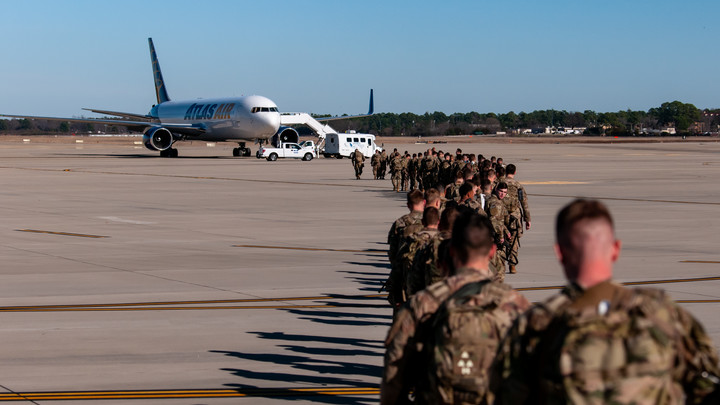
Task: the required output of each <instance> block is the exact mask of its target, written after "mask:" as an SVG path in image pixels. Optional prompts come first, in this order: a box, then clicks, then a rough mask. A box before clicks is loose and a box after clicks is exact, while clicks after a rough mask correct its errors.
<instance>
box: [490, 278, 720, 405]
mask: <svg viewBox="0 0 720 405" xmlns="http://www.w3.org/2000/svg"><path fill="white" fill-rule="evenodd" d="M717 364H718V357H717V353H716V352H715V348H714V346H713V342H712V340H711V339H710V338H709V337H708V336H707V335H706V334H705V331H704V330H703V328H702V326H701V325H700V324H699V323H698V322H697V321H696V320H695V319H694V318H693V317H692V316H691V315H690V314H689V313H688V312H686V311H685V310H683V309H682V308H680V307H679V306H677V305H676V304H675V303H674V302H673V301H672V300H670V299H669V298H668V297H667V296H665V294H664V293H663V292H662V291H660V290H655V289H649V288H637V289H630V288H626V287H623V286H621V285H618V284H615V283H613V282H611V281H606V282H603V283H600V284H598V285H595V286H593V287H591V288H590V289H588V290H586V291H582V289H580V288H579V287H577V286H570V287H567V288H565V289H564V290H563V292H561V293H560V294H557V295H555V296H553V297H551V298H549V299H547V300H546V301H544V302H542V303H540V304H536V305H534V306H533V307H532V308H531V309H530V310H528V311H527V312H526V313H525V314H523V315H522V316H521V317H520V318H519V319H518V320H517V321H516V322H515V324H514V325H513V327H512V328H511V329H510V330H509V331H508V334H507V336H506V338H505V339H504V340H503V343H502V345H501V347H500V349H499V351H498V354H497V358H496V361H495V364H494V365H493V367H492V371H491V373H492V376H491V390H492V391H494V392H495V394H496V401H497V402H496V403H499V404H565V403H575V404H591V405H592V404H679V403H688V404H690V403H699V402H700V401H701V400H702V398H703V397H704V396H705V395H707V394H709V392H711V391H712V389H713V382H712V381H711V379H712V378H713V376H717V375H718V365H717Z"/></svg>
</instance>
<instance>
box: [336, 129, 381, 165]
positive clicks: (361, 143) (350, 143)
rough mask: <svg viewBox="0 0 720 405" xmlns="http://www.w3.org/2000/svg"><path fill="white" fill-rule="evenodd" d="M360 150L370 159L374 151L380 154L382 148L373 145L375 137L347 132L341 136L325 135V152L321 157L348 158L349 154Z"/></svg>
mask: <svg viewBox="0 0 720 405" xmlns="http://www.w3.org/2000/svg"><path fill="white" fill-rule="evenodd" d="M355 149H358V150H360V152H362V154H363V155H365V157H366V158H369V157H372V155H374V154H375V151H380V152H382V148H381V147H379V146H377V145H376V144H375V135H371V134H358V133H357V132H355V131H349V132H346V133H342V134H327V136H326V137H325V150H324V151H323V156H325V157H326V158H329V157H336V158H338V159H342V158H343V157H350V154H351V153H353V152H355Z"/></svg>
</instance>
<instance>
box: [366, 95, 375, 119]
mask: <svg viewBox="0 0 720 405" xmlns="http://www.w3.org/2000/svg"><path fill="white" fill-rule="evenodd" d="M374 111H375V102H374V101H373V89H370V109H369V110H368V113H367V115H372V114H373V112H374Z"/></svg>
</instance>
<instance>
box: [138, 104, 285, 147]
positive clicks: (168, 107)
mask: <svg viewBox="0 0 720 405" xmlns="http://www.w3.org/2000/svg"><path fill="white" fill-rule="evenodd" d="M150 115H151V116H154V117H157V118H158V120H159V121H160V123H161V125H162V124H165V125H167V124H181V125H182V124H185V125H187V124H190V125H193V126H199V127H202V128H204V129H205V133H203V134H200V135H192V136H188V137H187V138H186V139H197V140H204V141H212V142H223V141H253V140H257V139H263V140H266V139H269V138H270V137H272V136H273V135H275V134H276V133H277V131H278V128H279V127H280V113H279V112H278V108H277V105H276V104H275V103H274V102H272V101H271V100H270V99H268V98H266V97H262V96H245V97H232V98H216V99H197V100H193V101H166V102H164V103H161V104H159V105H157V106H154V107H153V109H152V110H151V112H150Z"/></svg>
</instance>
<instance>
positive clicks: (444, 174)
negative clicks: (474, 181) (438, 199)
mask: <svg viewBox="0 0 720 405" xmlns="http://www.w3.org/2000/svg"><path fill="white" fill-rule="evenodd" d="M453 174H454V172H453V168H452V163H450V161H449V160H446V159H444V158H443V159H442V162H441V163H440V184H442V185H443V186H447V185H448V184H451V183H452V182H453V181H454V180H455V176H453Z"/></svg>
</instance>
